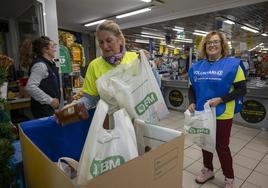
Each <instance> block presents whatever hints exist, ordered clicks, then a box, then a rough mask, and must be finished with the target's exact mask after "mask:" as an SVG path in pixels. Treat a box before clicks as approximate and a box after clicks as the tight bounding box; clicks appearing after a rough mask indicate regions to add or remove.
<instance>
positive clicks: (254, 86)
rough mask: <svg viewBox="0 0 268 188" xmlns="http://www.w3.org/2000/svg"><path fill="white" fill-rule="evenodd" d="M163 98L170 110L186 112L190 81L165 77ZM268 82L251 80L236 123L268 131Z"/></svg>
mask: <svg viewBox="0 0 268 188" xmlns="http://www.w3.org/2000/svg"><path fill="white" fill-rule="evenodd" d="M161 84H162V92H163V97H164V99H165V102H166V105H167V107H168V108H169V109H173V110H178V111H182V112H184V111H185V110H186V109H187V107H188V105H189V101H188V89H189V81H188V80H180V79H179V80H172V79H170V77H169V76H163V77H162V80H161ZM267 111H268V82H265V81H261V80H256V79H253V80H250V81H248V83H247V94H246V96H245V97H244V102H243V109H242V111H241V112H240V113H237V114H235V116H234V123H236V124H238V125H243V126H247V127H251V128H255V129H261V130H266V131H268V112H267Z"/></svg>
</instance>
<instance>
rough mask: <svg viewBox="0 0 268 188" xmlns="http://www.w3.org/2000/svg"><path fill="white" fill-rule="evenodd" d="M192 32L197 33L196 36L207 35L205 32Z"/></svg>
mask: <svg viewBox="0 0 268 188" xmlns="http://www.w3.org/2000/svg"><path fill="white" fill-rule="evenodd" d="M193 34H194V35H198V36H203V37H204V36H206V35H207V34H205V33H197V32H193Z"/></svg>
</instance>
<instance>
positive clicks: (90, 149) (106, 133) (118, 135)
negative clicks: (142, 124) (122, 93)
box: [77, 100, 138, 185]
mask: <svg viewBox="0 0 268 188" xmlns="http://www.w3.org/2000/svg"><path fill="white" fill-rule="evenodd" d="M107 112H108V105H107V104H106V103H105V102H104V101H103V100H100V101H99V102H98V105H97V108H96V111H95V114H94V117H93V119H92V122H91V125H90V128H89V132H88V135H87V139H86V142H85V145H84V148H83V151H82V154H81V157H80V161H79V166H78V172H77V173H78V174H77V184H78V185H85V184H86V182H87V181H88V180H90V179H92V178H94V177H96V176H98V175H101V174H103V173H105V172H107V171H109V170H111V169H113V168H116V167H118V166H120V165H122V164H124V163H125V162H126V161H128V160H130V159H133V158H135V157H137V156H138V150H137V141H136V136H135V131H134V127H133V124H132V122H131V119H130V117H129V116H128V114H127V112H126V111H125V109H121V110H119V111H116V112H115V113H114V114H113V118H114V129H112V130H106V129H104V128H103V123H104V119H105V117H106V114H107Z"/></svg>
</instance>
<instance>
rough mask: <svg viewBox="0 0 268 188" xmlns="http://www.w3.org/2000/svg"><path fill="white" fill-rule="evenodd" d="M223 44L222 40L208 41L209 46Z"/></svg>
mask: <svg viewBox="0 0 268 188" xmlns="http://www.w3.org/2000/svg"><path fill="white" fill-rule="evenodd" d="M220 43H221V41H220V40H213V41H208V42H206V45H207V46H218V45H219V44H220Z"/></svg>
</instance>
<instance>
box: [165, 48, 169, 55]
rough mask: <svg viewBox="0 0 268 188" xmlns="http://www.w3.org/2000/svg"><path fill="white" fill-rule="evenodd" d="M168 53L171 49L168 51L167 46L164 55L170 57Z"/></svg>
mask: <svg viewBox="0 0 268 188" xmlns="http://www.w3.org/2000/svg"><path fill="white" fill-rule="evenodd" d="M168 53H169V49H168V47H167V46H166V48H165V53H164V54H166V55H168Z"/></svg>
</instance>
